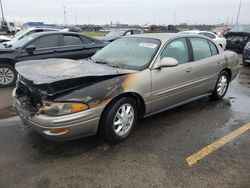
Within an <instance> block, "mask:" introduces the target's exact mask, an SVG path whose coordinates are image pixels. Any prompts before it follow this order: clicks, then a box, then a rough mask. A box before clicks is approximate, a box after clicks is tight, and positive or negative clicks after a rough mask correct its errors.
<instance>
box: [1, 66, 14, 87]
mask: <svg viewBox="0 0 250 188" xmlns="http://www.w3.org/2000/svg"><path fill="white" fill-rule="evenodd" d="M14 79H15V75H14V72H13V71H12V70H11V69H9V68H6V67H1V68H0V84H1V85H8V84H10V83H12V82H13V80H14Z"/></svg>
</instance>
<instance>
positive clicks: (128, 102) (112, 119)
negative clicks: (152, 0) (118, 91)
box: [99, 97, 138, 143]
mask: <svg viewBox="0 0 250 188" xmlns="http://www.w3.org/2000/svg"><path fill="white" fill-rule="evenodd" d="M137 119H138V109H137V105H136V102H135V101H134V100H133V99H132V98H127V97H123V98H121V99H118V100H117V101H115V102H113V103H112V104H110V106H108V107H107V109H105V112H104V114H103V116H102V118H101V122H100V130H99V131H100V134H101V135H102V136H104V138H106V139H107V140H108V141H110V142H113V143H115V142H120V141H122V140H124V139H126V138H127V137H128V136H129V135H130V134H131V132H132V130H133V128H134V125H135V124H136V122H137Z"/></svg>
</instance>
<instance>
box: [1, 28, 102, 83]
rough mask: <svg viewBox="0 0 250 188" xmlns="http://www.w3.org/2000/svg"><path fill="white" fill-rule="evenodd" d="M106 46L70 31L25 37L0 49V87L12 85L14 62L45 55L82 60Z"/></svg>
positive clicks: (14, 80) (39, 57) (34, 34)
mask: <svg viewBox="0 0 250 188" xmlns="http://www.w3.org/2000/svg"><path fill="white" fill-rule="evenodd" d="M105 45H106V43H104V42H101V41H99V40H97V39H93V38H89V37H87V36H84V35H80V34H77V33H69V32H56V31H53V32H39V33H33V34H31V35H29V36H26V37H24V38H22V39H20V40H18V41H16V42H15V43H13V44H12V45H11V46H10V47H9V48H7V47H6V48H2V49H0V87H6V86H12V85H14V84H15V82H16V79H17V72H16V70H15V64H16V63H18V62H20V61H25V60H35V59H47V58H69V59H82V58H88V57H90V56H92V55H93V54H94V53H95V52H96V51H97V50H100V49H101V48H103V47H104V46H105Z"/></svg>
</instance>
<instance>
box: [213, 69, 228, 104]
mask: <svg viewBox="0 0 250 188" xmlns="http://www.w3.org/2000/svg"><path fill="white" fill-rule="evenodd" d="M229 81H230V80H229V74H228V73H227V72H226V71H222V72H221V73H220V75H219V77H218V79H217V83H216V86H215V88H214V91H213V94H212V96H211V97H212V99H215V100H218V99H221V98H223V97H224V96H225V94H226V92H227V89H228V86H229Z"/></svg>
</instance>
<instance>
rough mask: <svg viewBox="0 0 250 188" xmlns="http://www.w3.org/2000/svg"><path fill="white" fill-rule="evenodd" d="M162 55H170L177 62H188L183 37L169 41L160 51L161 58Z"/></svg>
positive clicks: (186, 46) (185, 43)
mask: <svg viewBox="0 0 250 188" xmlns="http://www.w3.org/2000/svg"><path fill="white" fill-rule="evenodd" d="M164 57H172V58H174V59H176V60H178V62H179V63H187V62H189V52H188V45H187V41H186V39H185V38H180V39H176V40H174V41H171V42H170V43H169V44H168V45H167V46H166V47H165V49H164V50H163V51H162V53H161V59H163V58H164Z"/></svg>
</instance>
